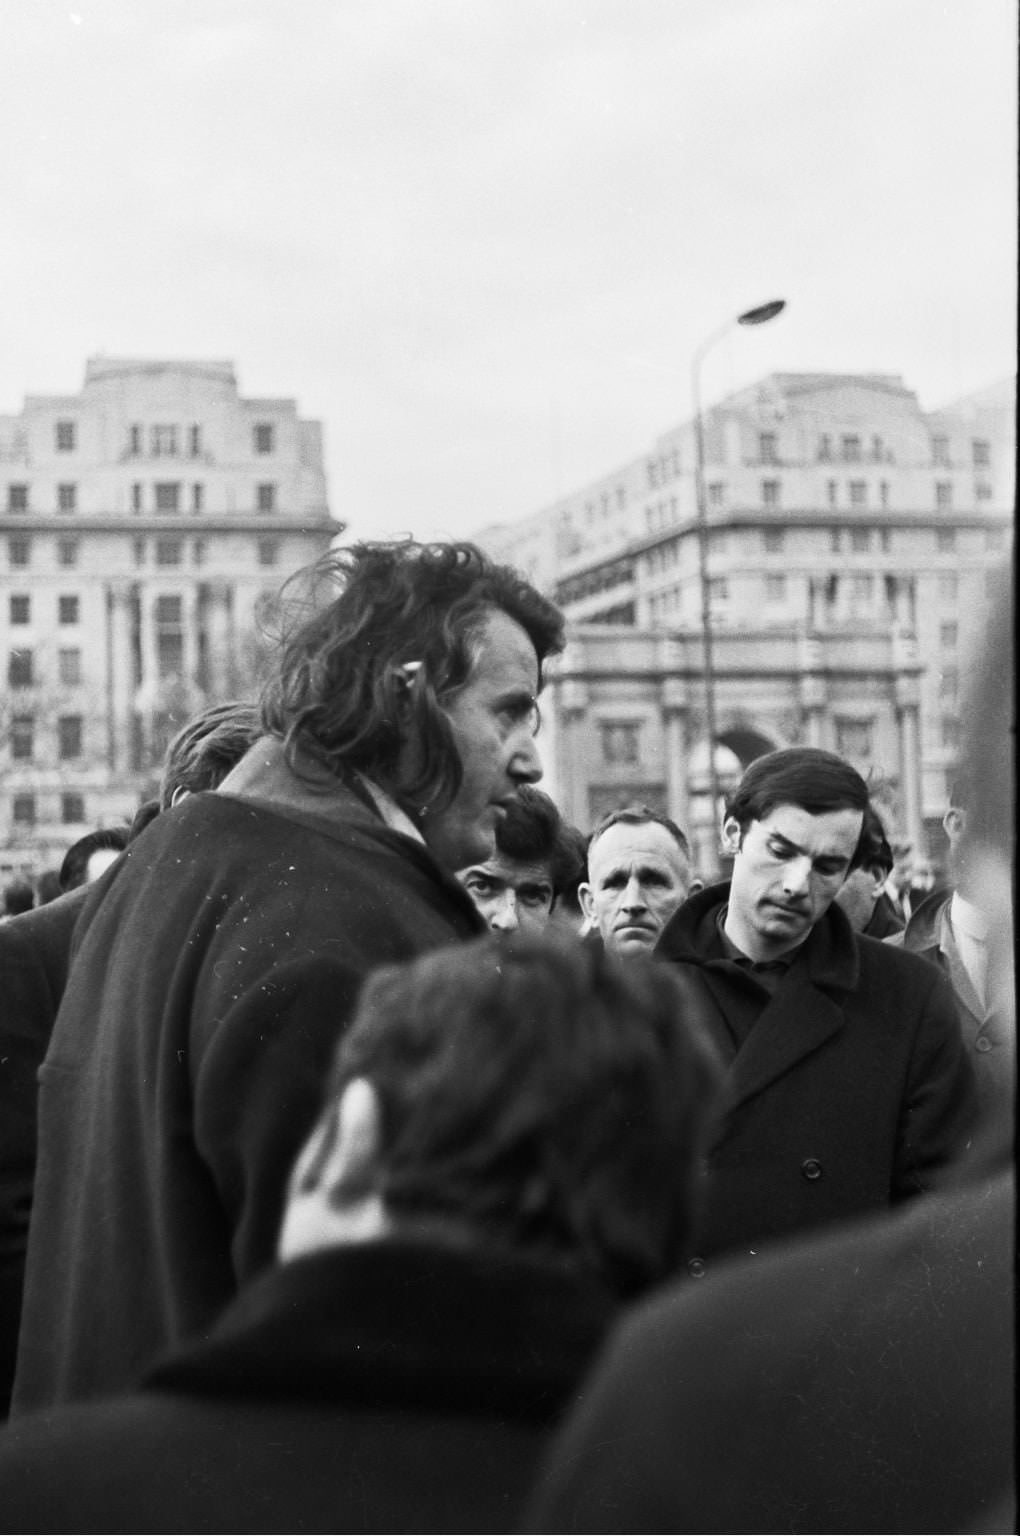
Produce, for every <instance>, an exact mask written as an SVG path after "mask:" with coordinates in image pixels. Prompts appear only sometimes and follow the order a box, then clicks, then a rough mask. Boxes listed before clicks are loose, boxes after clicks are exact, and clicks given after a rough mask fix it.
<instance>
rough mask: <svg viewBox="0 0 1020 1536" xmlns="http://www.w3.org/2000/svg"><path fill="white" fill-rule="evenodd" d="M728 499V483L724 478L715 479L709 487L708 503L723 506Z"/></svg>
mask: <svg viewBox="0 0 1020 1536" xmlns="http://www.w3.org/2000/svg"><path fill="white" fill-rule="evenodd" d="M725 500H726V485H725V483H724V481H722V480H713V481H712V482H711V484H710V485H709V487H708V504H709V506H710V507H721V506H722V505H723V502H724V501H725Z"/></svg>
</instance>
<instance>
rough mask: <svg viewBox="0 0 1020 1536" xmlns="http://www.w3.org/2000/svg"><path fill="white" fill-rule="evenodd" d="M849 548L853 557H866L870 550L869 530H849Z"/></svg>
mask: <svg viewBox="0 0 1020 1536" xmlns="http://www.w3.org/2000/svg"><path fill="white" fill-rule="evenodd" d="M850 548H851V549H852V550H853V552H854V554H855V555H866V554H867V553H868V551H869V550H870V548H871V529H870V528H851V530H850Z"/></svg>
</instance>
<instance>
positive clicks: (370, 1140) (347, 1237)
mask: <svg viewBox="0 0 1020 1536" xmlns="http://www.w3.org/2000/svg"><path fill="white" fill-rule="evenodd" d="M381 1146H382V1115H381V1110H380V1105H379V1096H378V1094H377V1092H376V1090H375V1087H374V1086H373V1084H372V1083H370V1082H369V1080H368V1079H367V1078H365V1077H356V1078H353V1079H352V1080H351V1082H349V1083H348V1084H347V1087H346V1088H345V1089H344V1091H343V1093H342V1094H341V1096H340V1099H339V1101H338V1102H336V1103H335V1104H334V1105H333V1106H332V1112H331V1113H329V1114H327V1115H324V1116H323V1117H322V1119H321V1120H320V1121H319V1123H318V1125H317V1126H316V1128H315V1130H314V1131H313V1132H312V1134H311V1136H310V1137H309V1139H308V1141H307V1142H306V1143H305V1146H304V1148H303V1150H302V1152H301V1155H300V1156H299V1158H298V1160H297V1163H296V1164H295V1166H294V1171H293V1173H292V1174H291V1178H290V1185H289V1188H288V1191H287V1204H286V1209H285V1212H284V1218H283V1227H282V1230H281V1233H280V1244H279V1253H280V1258H281V1259H290V1258H295V1257H297V1256H298V1255H299V1254H301V1253H308V1252H310V1251H312V1250H314V1249H316V1248H326V1247H330V1246H335V1245H337V1244H340V1243H345V1242H355V1241H363V1240H364V1239H366V1238H371V1237H378V1236H380V1235H381V1234H382V1232H384V1231H385V1230H386V1229H387V1227H388V1222H387V1220H386V1216H385V1211H384V1209H383V1203H382V1199H381V1197H380V1196H379V1194H378V1193H377V1191H376V1174H377V1171H378V1165H379V1155H380V1151H381Z"/></svg>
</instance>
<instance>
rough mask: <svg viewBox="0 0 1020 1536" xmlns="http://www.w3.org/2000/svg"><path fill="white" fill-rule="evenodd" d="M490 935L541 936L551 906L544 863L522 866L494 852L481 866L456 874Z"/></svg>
mask: <svg viewBox="0 0 1020 1536" xmlns="http://www.w3.org/2000/svg"><path fill="white" fill-rule="evenodd" d="M457 879H458V880H459V881H460V883H461V885H462V886H463V887H464V889H465V890H466V891H467V893H468V895H469V896H470V897H471V900H472V901H473V902H474V904H475V906H476V907H477V908H478V911H479V912H480V913H481V915H482V917H484V919H485V921H486V922H487V923H488V925H489V927H490V928H491V929H492V932H493V933H518V932H520V933H527V934H537V933H542V932H543V930H544V929H545V926H546V924H547V923H548V921H549V914H550V912H551V911H552V904H553V883H552V875H551V874H550V872H549V866H548V864H543V863H541V862H539V863H535V864H529V863H526V862H525V861H524V860H521V859H511V858H508V857H507V856H506V855H505V854H502V853H500V852H499V850H498V849H497V851H496V852H495V853H494V854H493V856H492V858H491V859H486V860H485V862H484V863H483V864H470V865H468V867H467V868H466V869H460V870H458V871H457Z"/></svg>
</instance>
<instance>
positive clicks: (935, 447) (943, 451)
mask: <svg viewBox="0 0 1020 1536" xmlns="http://www.w3.org/2000/svg"><path fill="white" fill-rule="evenodd" d="M931 461H932V463H933V464H937V465H939V466H940V468H942V469H948V468H949V439H948V437H933V438H932V440H931Z"/></svg>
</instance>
